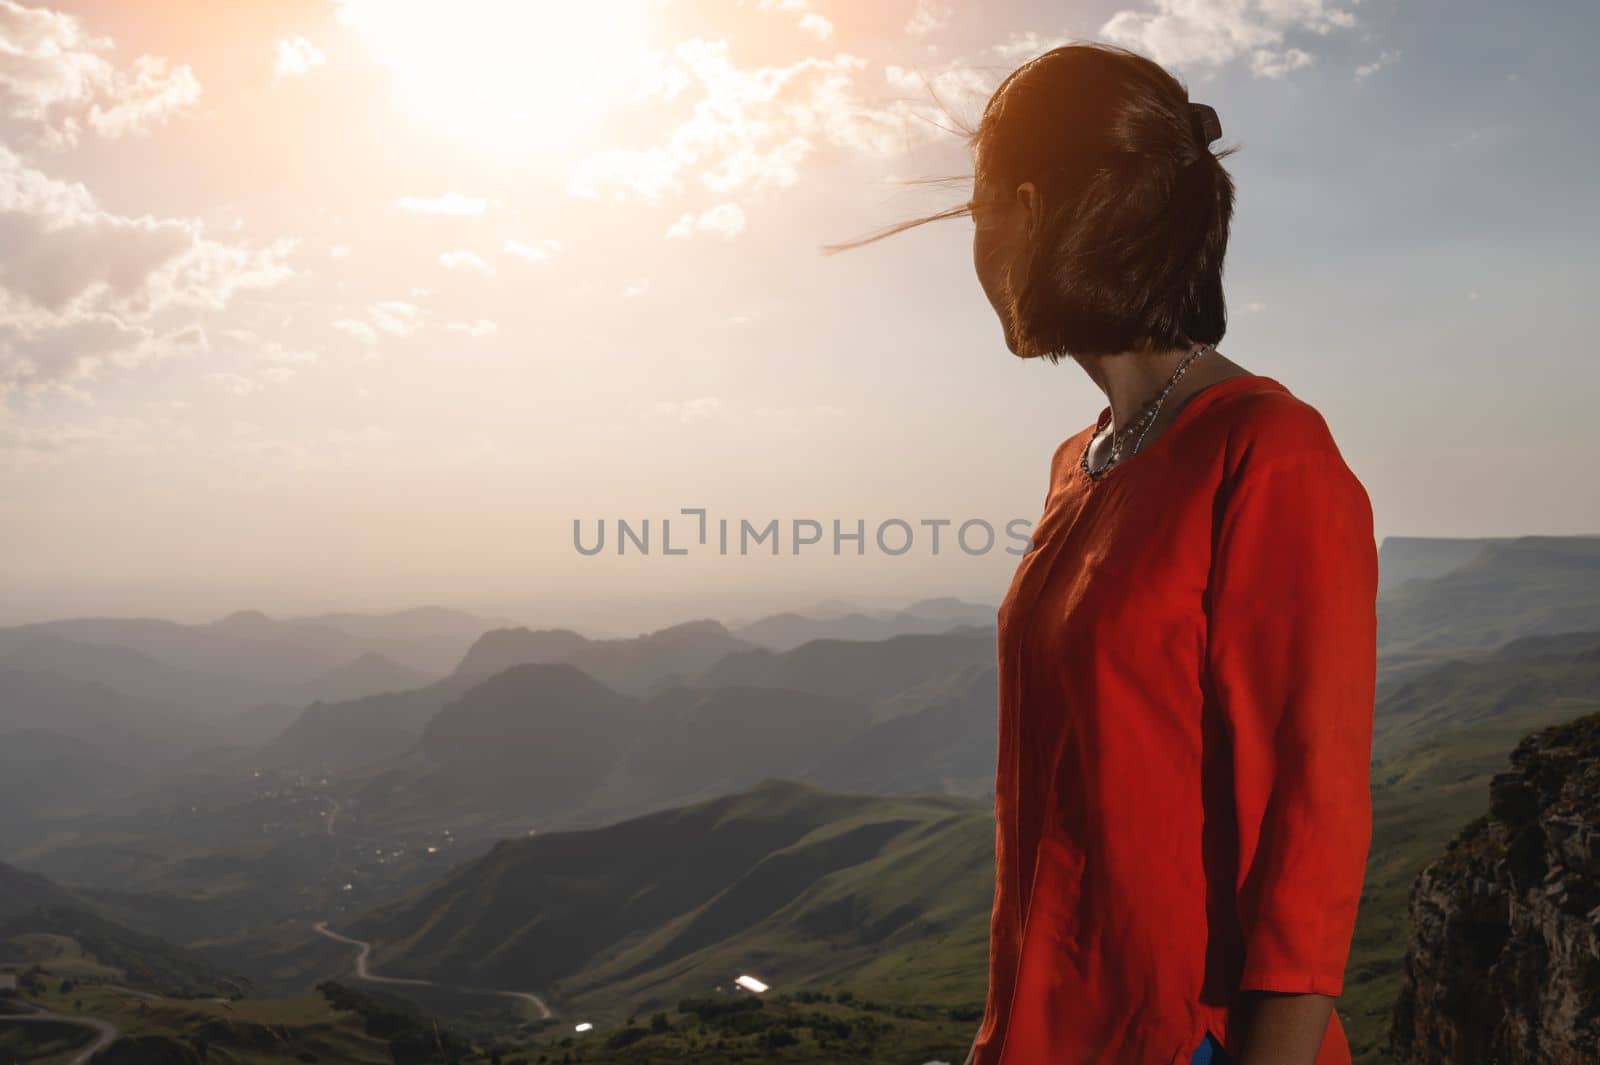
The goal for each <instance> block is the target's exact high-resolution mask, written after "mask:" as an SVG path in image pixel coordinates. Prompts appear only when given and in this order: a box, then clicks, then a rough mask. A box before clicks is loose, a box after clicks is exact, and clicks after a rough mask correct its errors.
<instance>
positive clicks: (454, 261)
mask: <svg viewBox="0 0 1600 1065" xmlns="http://www.w3.org/2000/svg"><path fill="white" fill-rule="evenodd" d="M439 265H440V266H442V267H444V268H445V269H446V270H470V271H471V272H473V273H475V274H483V275H484V276H488V275H489V274H492V273H494V267H492V266H490V265H489V264H488V263H486V262H484V261H483V259H482V258H481V257H480V256H478V255H477V254H475V253H473V252H470V251H447V252H441V253H440V254H439Z"/></svg>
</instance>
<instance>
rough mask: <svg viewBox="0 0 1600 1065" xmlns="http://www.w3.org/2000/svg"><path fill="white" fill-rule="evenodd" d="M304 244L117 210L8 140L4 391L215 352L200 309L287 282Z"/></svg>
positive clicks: (2, 215) (0, 361)
mask: <svg viewBox="0 0 1600 1065" xmlns="http://www.w3.org/2000/svg"><path fill="white" fill-rule="evenodd" d="M294 246H295V245H294V242H292V241H279V242H276V243H274V244H272V245H270V246H268V247H266V248H252V247H249V246H246V245H242V244H231V243H224V242H221V241H217V240H213V239H211V238H210V237H208V236H207V235H206V234H205V229H204V226H203V225H202V223H201V222H199V221H198V220H195V219H187V218H154V217H151V216H148V215H146V216H143V217H139V218H133V217H130V216H125V215H119V214H114V213H112V212H109V211H106V210H105V209H103V208H102V207H101V206H100V205H99V204H98V203H97V202H96V200H95V198H94V196H93V195H92V194H91V193H90V192H89V190H88V189H86V188H85V187H84V186H83V185H81V184H77V183H68V182H64V181H60V180H57V179H55V178H52V177H50V176H49V175H47V174H44V173H43V172H41V171H39V170H36V169H34V168H32V167H30V166H28V165H26V164H25V163H23V162H22V160H21V159H19V158H18V157H17V156H16V155H15V154H14V153H13V152H11V150H10V149H8V148H6V147H5V146H4V145H0V392H5V391H8V390H10V389H12V388H16V387H27V388H36V387H43V386H65V385H68V384H70V383H71V382H74V381H78V380H81V379H85V378H90V377H93V376H94V374H95V372H96V371H97V370H98V369H99V368H100V367H102V366H105V365H120V366H132V365H137V364H139V363H142V362H146V361H150V360H152V359H157V358H165V357H169V356H171V355H182V354H192V353H194V352H195V351H200V350H204V348H205V334H204V331H203V329H201V327H200V326H199V324H198V323H196V322H195V321H194V318H195V315H196V314H197V313H198V312H203V311H218V310H221V309H223V308H224V307H226V306H227V305H228V304H229V303H230V301H231V300H232V299H233V297H234V295H235V294H236V293H237V292H239V291H241V290H243V289H249V288H267V287H271V286H274V285H278V284H281V283H282V282H283V281H285V280H287V279H288V278H289V277H290V276H291V275H292V273H293V271H292V270H291V269H290V267H289V266H288V264H287V259H288V256H289V254H290V253H291V252H292V251H293V249H294ZM176 319H185V321H178V320H176Z"/></svg>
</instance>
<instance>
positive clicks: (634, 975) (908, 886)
mask: <svg viewBox="0 0 1600 1065" xmlns="http://www.w3.org/2000/svg"><path fill="white" fill-rule="evenodd" d="M993 838H994V828H993V820H992V814H991V807H990V806H989V804H988V803H985V802H981V801H972V800H965V799H956V798H907V799H889V798H876V797H867V796H856V795H841V794H836V793H831V792H825V791H821V790H818V789H816V788H812V787H808V786H805V785H799V784H793V783H787V782H776V781H769V782H765V783H763V784H761V785H760V786H758V787H756V788H754V789H752V790H750V791H748V792H745V793H742V794H738V795H733V796H728V797H724V798H719V799H715V800H711V801H708V802H703V803H698V804H695V805H692V806H687V807H681V808H678V809H674V810H668V811H665V812H662V813H658V814H652V815H648V816H645V817H640V818H635V819H633V820H629V821H624V822H620V823H618V824H615V825H611V826H608V827H606V828H601V829H594V830H589V831H579V832H560V833H551V834H548V835H541V836H536V837H533V838H531V839H524V840H516V841H511V842H506V843H502V844H501V845H499V846H497V847H496V848H495V849H494V851H493V852H492V853H490V854H489V855H488V856H486V857H484V858H483V859H481V860H479V861H478V862H475V863H472V864H470V865H467V866H465V867H463V868H461V869H458V870H457V871H456V872H455V873H453V874H451V875H450V876H449V877H447V878H446V879H445V880H444V881H443V882H441V883H439V884H438V885H436V886H434V887H432V888H430V889H428V890H425V891H423V892H420V893H417V894H416V895H413V896H412V897H410V898H408V899H406V900H404V901H402V902H401V903H398V904H395V905H392V906H389V907H386V908H384V909H382V910H380V911H378V912H376V913H374V914H372V915H370V916H368V917H367V918H365V919H363V920H360V921H358V922H355V923H354V924H353V925H352V926H351V927H350V928H348V929H345V930H344V931H346V932H347V934H350V935H352V936H355V937H358V938H360V939H364V940H371V941H373V942H374V943H375V952H374V956H373V963H374V966H375V967H376V968H377V969H379V970H380V971H382V972H383V973H384V974H385V975H388V976H400V977H405V976H419V975H426V976H427V978H429V979H433V980H438V981H441V982H450V983H456V984H461V985H467V986H476V987H493V988H502V989H509V990H528V991H537V992H538V993H540V994H541V995H545V996H546V997H547V998H549V999H550V1000H551V1002H552V1005H553V1006H555V1007H556V1008H557V1009H558V1010H560V1011H561V1012H563V1013H566V1014H570V1013H573V1012H574V1011H576V1012H582V1013H584V1014H585V1015H592V1017H593V1018H594V1019H595V1020H596V1021H597V1022H598V1021H599V1020H602V1019H605V1020H609V1021H612V1022H615V1021H619V1020H621V1019H622V1018H623V1017H625V1016H626V1015H628V1014H629V1013H631V1012H633V1011H635V1010H642V1009H651V1008H658V1007H661V1006H664V1005H667V1004H670V1003H673V1002H676V1001H677V1000H678V999H680V998H683V997H685V996H687V995H694V994H702V993H706V992H708V991H710V990H711V989H713V988H714V987H716V986H717V985H719V984H726V983H727V982H728V981H729V980H731V979H732V978H733V977H735V976H737V975H739V974H740V973H744V972H749V973H753V974H757V975H758V976H759V978H760V979H762V980H764V981H766V982H768V983H769V984H771V985H773V987H774V988H777V989H781V990H785V991H790V990H799V989H804V988H834V987H841V986H844V987H849V988H851V989H853V990H855V991H857V992H858V993H861V994H864V995H868V996H870V997H874V998H878V999H882V1000H884V1001H891V1002H905V1003H913V1002H914V1003H917V1004H923V1005H952V1006H970V1005H971V1004H973V1003H975V1002H978V1003H981V1001H982V999H983V994H984V980H985V965H984V961H985V957H986V954H985V951H986V933H987V917H988V910H989V903H990V900H991V891H992V886H991V885H992V875H993V868H994V852H993Z"/></svg>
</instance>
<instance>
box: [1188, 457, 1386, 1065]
mask: <svg viewBox="0 0 1600 1065" xmlns="http://www.w3.org/2000/svg"><path fill="white" fill-rule="evenodd" d="M1250 461H1253V462H1254V465H1253V467H1251V466H1250V465H1249V463H1250ZM1377 570H1378V567H1377V546H1376V543H1375V542H1374V539H1373V525H1372V510H1371V504H1370V502H1369V500H1368V498H1367V495H1366V491H1365V489H1364V488H1363V487H1362V485H1361V483H1360V481H1358V480H1357V479H1356V477H1355V475H1354V474H1353V473H1351V472H1350V470H1349V468H1348V467H1347V466H1346V465H1345V464H1344V461H1343V459H1342V458H1341V457H1340V456H1339V454H1338V452H1337V450H1335V449H1334V448H1333V445H1332V443H1331V441H1329V442H1328V443H1327V444H1326V446H1324V447H1316V448H1313V449H1311V450H1309V451H1305V452H1297V453H1294V454H1289V455H1282V454H1271V453H1268V454H1263V455H1258V456H1256V457H1255V458H1254V459H1253V460H1247V468H1245V469H1243V470H1242V471H1241V472H1240V474H1239V476H1238V480H1237V482H1236V483H1235V484H1234V485H1233V486H1232V488H1231V490H1230V495H1229V498H1228V499H1227V500H1226V501H1225V506H1224V507H1223V512H1222V514H1221V520H1220V522H1219V528H1218V533H1217V541H1216V549H1215V558H1214V563H1213V571H1212V584H1211V587H1210V589H1209V590H1208V596H1209V598H1210V607H1209V609H1210V618H1209V633H1208V643H1207V655H1208V659H1209V669H1210V680H1211V682H1212V683H1213V685H1214V688H1215V692H1216V695H1217V699H1218V703H1219V706H1220V709H1221V713H1222V716H1223V719H1224V721H1225V722H1226V727H1227V731H1228V739H1229V742H1230V748H1231V754H1232V763H1233V765H1232V770H1233V774H1232V775H1233V792H1234V808H1235V817H1236V819H1237V820H1236V828H1237V832H1238V836H1237V839H1238V848H1239V849H1238V854H1239V865H1238V867H1237V870H1236V879H1235V883H1234V885H1233V888H1234V894H1235V900H1236V906H1237V915H1238V919H1239V926H1240V930H1241V932H1242V933H1243V937H1244V938H1243V947H1244V956H1243V958H1242V963H1243V968H1242V972H1241V976H1240V979H1239V984H1238V988H1239V990H1240V992H1241V993H1243V994H1244V995H1245V998H1246V999H1247V1000H1248V1001H1249V1005H1250V1006H1251V1007H1253V1009H1251V1010H1250V1011H1249V1014H1250V1015H1248V1016H1246V1017H1245V1018H1244V1023H1243V1026H1242V1027H1243V1034H1244V1039H1243V1040H1241V1044H1242V1047H1243V1053H1244V1058H1243V1060H1244V1062H1245V1063H1247V1065H1311V1063H1312V1062H1314V1061H1315V1060H1316V1057H1317V1051H1318V1049H1319V1048H1320V1046H1321V1043H1322V1038H1323V1035H1324V1032H1325V1031H1326V1029H1327V1027H1328V1022H1329V1016H1330V1014H1331V1012H1332V1008H1333V1000H1334V998H1335V997H1336V996H1337V995H1339V994H1340V992H1341V991H1342V990H1343V981H1344V968H1345V964H1346V962H1347V961H1348V958H1349V950H1350V941H1351V937H1352V935H1353V932H1354V928H1355V920H1356V912H1357V909H1358V906H1359V902H1360V898H1361V886H1362V880H1363V878H1364V873H1365V867H1366V857H1367V848H1368V844H1369V843H1370V840H1371V828H1372V819H1371V792H1370V788H1369V784H1370V777H1369V772H1370V770H1369V766H1370V759H1371V745H1372V714H1373V697H1374V694H1375V692H1374V689H1375V686H1376V672H1377V616H1376V600H1377V581H1378V571H1377Z"/></svg>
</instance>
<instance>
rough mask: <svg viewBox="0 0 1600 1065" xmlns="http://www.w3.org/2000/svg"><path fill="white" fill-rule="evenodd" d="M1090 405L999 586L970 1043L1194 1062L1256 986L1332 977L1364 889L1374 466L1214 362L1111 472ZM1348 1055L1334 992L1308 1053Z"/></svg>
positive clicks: (992, 1053) (999, 1058) (1318, 984)
mask: <svg viewBox="0 0 1600 1065" xmlns="http://www.w3.org/2000/svg"><path fill="white" fill-rule="evenodd" d="M1110 414H1111V409H1110V408H1109V407H1106V408H1104V409H1103V410H1102V411H1101V412H1100V417H1099V419H1097V422H1096V424H1097V425H1098V424H1103V423H1104V422H1105V421H1106V420H1108V419H1109V418H1110ZM1093 428H1094V427H1092V426H1091V427H1089V428H1085V429H1084V430H1083V431H1081V432H1079V433H1077V434H1076V435H1074V436H1072V437H1071V438H1069V439H1068V440H1066V441H1065V442H1063V443H1062V445H1061V446H1060V447H1059V448H1057V449H1056V453H1055V457H1054V459H1053V460H1052V462H1051V471H1050V491H1049V494H1048V496H1047V497H1046V499H1045V507H1044V514H1043V516H1042V518H1041V519H1040V521H1039V524H1038V525H1037V527H1036V528H1035V530H1034V544H1035V549H1034V550H1033V551H1031V552H1029V553H1028V554H1027V555H1025V556H1024V557H1023V559H1022V561H1021V563H1020V564H1019V565H1018V567H1017V571H1016V575H1015V577H1014V578H1013V579H1012V583H1011V588H1010V591H1009V592H1008V593H1007V595H1006V598H1005V601H1004V602H1003V603H1002V604H1001V606H1000V611H999V637H998V647H999V676H1000V681H999V704H1000V714H999V724H1000V737H999V752H1000V753H999V760H998V764H997V766H996V776H995V871H996V882H995V894H994V909H993V914H992V918H991V923H990V958H989V994H988V1001H987V1006H986V1009H985V1013H984V1019H983V1024H982V1026H981V1027H980V1029H979V1032H978V1038H977V1043H976V1047H975V1051H976V1055H975V1059H974V1060H975V1061H976V1062H977V1065H1066V1063H1078V1062H1083V1063H1093V1065H1186V1063H1187V1062H1188V1060H1189V1055H1190V1053H1191V1052H1192V1051H1193V1050H1194V1048H1195V1047H1196V1046H1197V1045H1198V1044H1199V1043H1200V1041H1201V1039H1202V1037H1203V1035H1204V1033H1205V1032H1206V1030H1207V1029H1209V1030H1210V1031H1211V1032H1212V1033H1213V1034H1215V1035H1216V1037H1217V1038H1218V1039H1219V1040H1221V1042H1222V1044H1223V1046H1224V1047H1225V1048H1226V1049H1227V1050H1228V1051H1229V1052H1230V1053H1232V1054H1234V1055H1237V1054H1238V1053H1239V1052H1240V1049H1241V1048H1240V1043H1241V1039H1242V1036H1243V1025H1242V1023H1241V1022H1240V1019H1239V1016H1238V1014H1236V1013H1235V1014H1230V1009H1229V1007H1230V1004H1233V1003H1236V1002H1238V1001H1239V999H1240V996H1241V992H1243V991H1246V990H1252V989H1255V990H1270V991H1287V992H1319V993H1322V994H1326V995H1338V994H1339V993H1340V991H1341V990H1342V986H1343V977H1344V968H1345V962H1346V958H1347V956H1348V953H1349V949H1350V939H1351V935H1352V932H1353V929H1354V926H1355V917H1356V906H1357V902H1358V900H1359V898H1360V895H1361V884H1362V876H1363V873H1364V870H1365V865H1366V856H1367V847H1368V844H1369V842H1370V839H1371V805H1370V802H1371V800H1370V794H1369V791H1368V783H1369V777H1368V763H1369V758H1370V754H1371V745H1372V713H1373V698H1374V694H1375V691H1374V689H1375V686H1376V675H1377V612H1376V600H1377V585H1378V559H1377V547H1376V544H1375V543H1374V540H1373V525H1372V508H1371V503H1370V502H1369V500H1368V497H1367V493H1366V490H1365V489H1364V488H1363V487H1362V485H1361V482H1360V481H1358V480H1357V479H1356V477H1355V475H1354V474H1353V473H1352V472H1351V471H1350V469H1349V467H1348V466H1347V465H1346V464H1345V462H1344V459H1343V457H1342V456H1341V454H1340V452H1339V449H1338V447H1337V446H1336V445H1335V443H1334V440H1333V436H1332V434H1331V433H1330V432H1329V430H1328V426H1327V424H1326V422H1325V421H1324V420H1323V418H1322V416H1321V414H1320V413H1318V411H1317V410H1316V408H1314V407H1312V406H1311V405H1309V404H1308V403H1306V402H1305V401H1303V400H1301V399H1299V398H1298V397H1296V396H1294V395H1293V394H1292V393H1290V392H1289V390H1288V389H1287V388H1285V387H1284V386H1283V385H1282V384H1280V383H1278V382H1277V381H1275V380H1273V379H1272V378H1270V377H1265V376H1261V375H1258V374H1246V375H1241V376H1237V377H1231V378H1225V379H1223V380H1221V381H1218V382H1216V383H1213V384H1211V385H1208V386H1205V387H1203V388H1202V389H1201V390H1200V391H1199V392H1196V393H1194V394H1193V395H1192V396H1191V397H1189V398H1188V399H1187V400H1186V401H1185V402H1184V403H1183V405H1182V406H1181V407H1179V409H1178V411H1177V414H1176V415H1175V416H1174V418H1173V420H1172V422H1171V423H1170V424H1169V425H1168V427H1167V428H1166V429H1165V430H1164V431H1163V432H1162V433H1161V435H1160V436H1158V437H1156V438H1155V440H1153V441H1152V442H1151V443H1150V444H1149V445H1148V446H1147V447H1146V448H1145V450H1143V451H1141V452H1137V453H1135V454H1134V455H1132V456H1130V457H1129V458H1126V459H1124V460H1123V461H1122V462H1121V463H1119V464H1118V465H1116V466H1113V467H1112V468H1111V469H1110V470H1109V471H1107V472H1106V473H1105V474H1103V475H1102V476H1101V477H1100V479H1099V480H1097V481H1096V480H1092V479H1091V478H1090V477H1089V476H1088V475H1087V474H1086V473H1084V472H1083V470H1082V469H1081V468H1080V467H1079V457H1080V455H1081V454H1082V451H1083V448H1084V445H1085V444H1086V443H1087V442H1088V440H1089V438H1090V435H1091V433H1092V431H1093ZM1230 1022H1231V1023H1230ZM1349 1063H1350V1049H1349V1045H1348V1044H1347V1043H1346V1041H1345V1036H1344V1031H1343V1029H1342V1028H1341V1026H1340V1024H1339V1021H1338V1019H1337V1014H1336V1015H1335V1017H1334V1020H1333V1021H1331V1022H1330V1023H1329V1025H1328V1030H1327V1034H1326V1035H1325V1037H1324V1039H1323V1043H1322V1051H1321V1054H1320V1056H1319V1057H1318V1058H1317V1065H1349Z"/></svg>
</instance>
